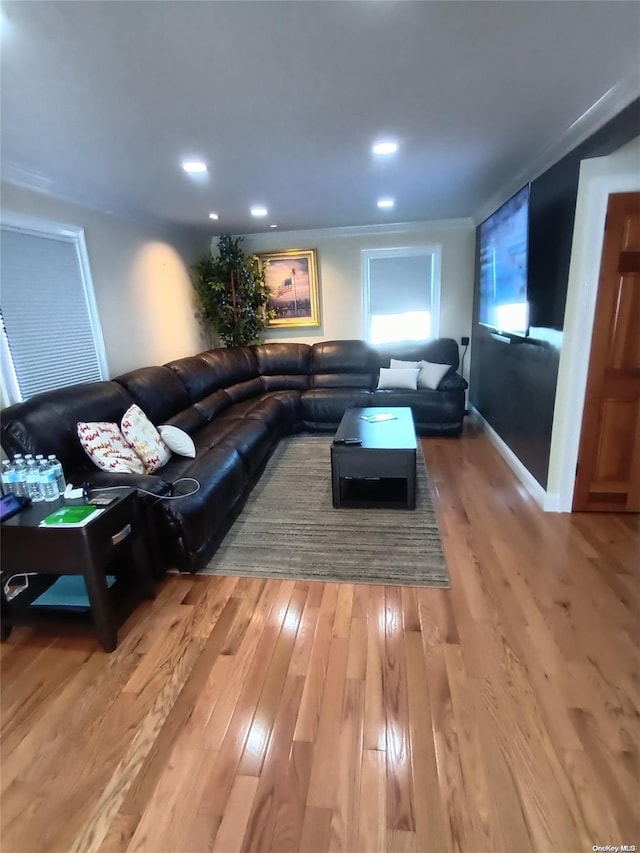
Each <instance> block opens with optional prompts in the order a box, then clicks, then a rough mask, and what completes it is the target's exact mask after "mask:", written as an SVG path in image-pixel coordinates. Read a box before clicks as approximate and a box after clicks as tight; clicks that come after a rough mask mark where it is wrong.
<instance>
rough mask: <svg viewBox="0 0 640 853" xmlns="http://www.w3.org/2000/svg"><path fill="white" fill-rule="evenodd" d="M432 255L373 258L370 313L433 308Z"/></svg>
mask: <svg viewBox="0 0 640 853" xmlns="http://www.w3.org/2000/svg"><path fill="white" fill-rule="evenodd" d="M431 263H432V258H431V256H430V255H419V256H413V257H411V256H408V257H395V258H393V257H392V258H370V259H369V313H370V314H402V313H404V312H405V311H430V310H431Z"/></svg>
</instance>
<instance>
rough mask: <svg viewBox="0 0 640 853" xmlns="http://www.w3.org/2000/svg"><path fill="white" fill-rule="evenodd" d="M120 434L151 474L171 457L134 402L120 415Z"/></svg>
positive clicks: (155, 430)
mask: <svg viewBox="0 0 640 853" xmlns="http://www.w3.org/2000/svg"><path fill="white" fill-rule="evenodd" d="M120 428H121V429H122V434H123V436H124V437H125V439H126V440H127V441H128V442H129V444H130V445H131V447H133V449H134V450H135V452H136V453H137V454H138V456H139V457H140V459H142V461H143V463H144V468H145V472H146V473H147V474H153V472H154V471H157V470H158V469H160V468H162V466H163V465H166V464H167V462H168V461H169V460H170V459H171V453H170V452H169V448H168V447H167V445H166V444H165V443H164V441H163V440H162V439H161V438H160V434H159V432H158V430H157V429H156V428H155V427H154V425H153V424H152V423H151V421H150V420H149V418H148V417H147V416H146V415H145V413H144V412H143V411H142V409H141V408H140V406H136V404H135V403H134V404H133V405H132V406H129V408H128V409H127V411H126V412H125V413H124V415H123V416H122V421H121V423H120Z"/></svg>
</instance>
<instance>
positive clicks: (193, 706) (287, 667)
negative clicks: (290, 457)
mask: <svg viewBox="0 0 640 853" xmlns="http://www.w3.org/2000/svg"><path fill="white" fill-rule="evenodd" d="M424 449H425V454H426V457H427V461H428V466H429V470H430V474H431V478H432V483H433V486H434V489H435V492H436V502H437V509H438V519H439V523H440V528H441V532H442V537H443V542H444V547H445V552H446V556H447V561H448V565H449V570H450V574H451V589H450V590H438V589H410V588H399V587H381V586H361V585H351V584H345V585H337V584H329V583H327V584H314V583H306V582H295V581H291V582H279V581H265V580H247V579H236V578H206V577H197V576H196V577H177V576H171V577H169V579H168V580H166V581H165V582H163V583H162V585H161V587H160V590H159V595H158V597H157V599H156V600H155V601H153V602H145V603H144V604H142V605H141V606H140V607H139V608H138V609H137V610H136V611H135V613H134V615H133V616H132V617H131V618H130V620H129V621H128V622H127V623H126V625H125V626H124V627H123V628H122V629H121V631H120V642H119V645H118V648H117V650H116V651H115V652H114V653H113V654H111V655H108V654H105V653H104V652H102V651H101V650H100V649H99V647H98V645H97V643H96V642H94V641H93V640H92V639H91V638H90V636H89V635H88V634H87V633H80V634H77V633H76V634H70V633H67V634H66V635H64V636H63V635H61V634H58V635H55V634H45V633H43V632H32V631H30V630H27V629H21V630H14V633H13V635H12V636H11V638H10V640H9V642H8V643H6V644H4V645H3V646H2V647H1V653H2V659H1V674H2V766H1V770H2V776H1V785H2V833H1V839H0V841H1V849H2V850H3V852H4V853H10V851H11V853H13V851H16V853H23V851H32V850H39V851H47V853H53V851H56V852H57V851H87V850H92V851H103V853H106V851H125V850H127V851H128V850H131V851H145V853H157V851H172V852H173V851H200V850H213V851H234V850H243V851H265V853H266V851H270V850H273V851H277V853H286V851H298V850H300V851H334V850H344V851H376V850H379V851H416V853H418V852H419V853H422V851H454V850H463V851H473V853H480V851H491V853H494V851H509V853H514V851H527V850H536V851H545V853H546V851H590V850H592V849H593V846H594V845H603V846H604V845H607V844H610V845H621V844H627V845H634V844H635V845H638V843H639V842H640V827H639V816H640V802H639V792H640V768H639V763H638V755H639V750H640V683H639V674H640V668H639V661H638V645H639V644H638V639H639V637H638V631H639V626H640V619H639V615H640V614H639V611H640V596H639V595H638V592H639V585H638V574H639V567H640V560H639V555H640V550H639V543H640V534H639V517H638V516H632V515H626V516H623V515H611V514H606V515H605V514H596V513H592V514H588V515H587V514H584V515H571V516H569V515H554V514H545V513H542V512H541V511H540V509H539V508H538V507H537V505H536V504H535V502H534V501H533V500H532V499H531V498H530V497H529V496H528V494H527V493H526V491H525V490H524V488H523V487H521V486H520V484H519V483H518V482H517V481H516V480H515V478H514V476H513V475H512V473H511V472H510V471H509V469H508V468H507V467H506V465H505V463H504V462H503V461H502V459H501V458H500V457H499V456H498V454H497V453H496V452H495V450H494V449H493V447H492V446H491V444H490V443H489V441H488V440H487V438H486V437H485V436H483V435H482V434H479V433H477V432H476V431H475V430H474V428H473V427H472V426H470V427H468V429H467V432H466V435H465V436H464V437H463V438H462V439H461V440H445V439H443V440H439V439H428V440H425V441H424ZM389 558H390V559H393V555H392V554H390V555H389Z"/></svg>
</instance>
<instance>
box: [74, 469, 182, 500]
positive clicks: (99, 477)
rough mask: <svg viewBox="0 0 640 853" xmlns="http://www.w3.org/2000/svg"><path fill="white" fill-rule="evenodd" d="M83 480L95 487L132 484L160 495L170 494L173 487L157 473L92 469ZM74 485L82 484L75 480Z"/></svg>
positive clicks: (134, 487) (135, 487)
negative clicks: (124, 472)
mask: <svg viewBox="0 0 640 853" xmlns="http://www.w3.org/2000/svg"><path fill="white" fill-rule="evenodd" d="M72 482H73V478H72ZM83 482H85V483H87V484H88V485H89V486H90V487H92V488H94V489H100V488H104V489H106V488H109V487H113V486H131V488H133V489H144V491H145V492H151V494H153V495H158V496H161V495H170V494H171V488H172V487H171V483H169V482H167V480H164V479H163V478H162V477H157V476H156V475H155V474H121V473H115V472H112V471H91V473H89V474H86V476H85V477H84V480H83ZM74 485H81V484H80V483H75V482H74Z"/></svg>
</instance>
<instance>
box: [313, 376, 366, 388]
mask: <svg viewBox="0 0 640 853" xmlns="http://www.w3.org/2000/svg"><path fill="white" fill-rule="evenodd" d="M311 385H312V387H313V388H363V389H367V390H370V389H371V388H375V385H376V374H375V373H319V374H317V375H315V376H312V377H311Z"/></svg>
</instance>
